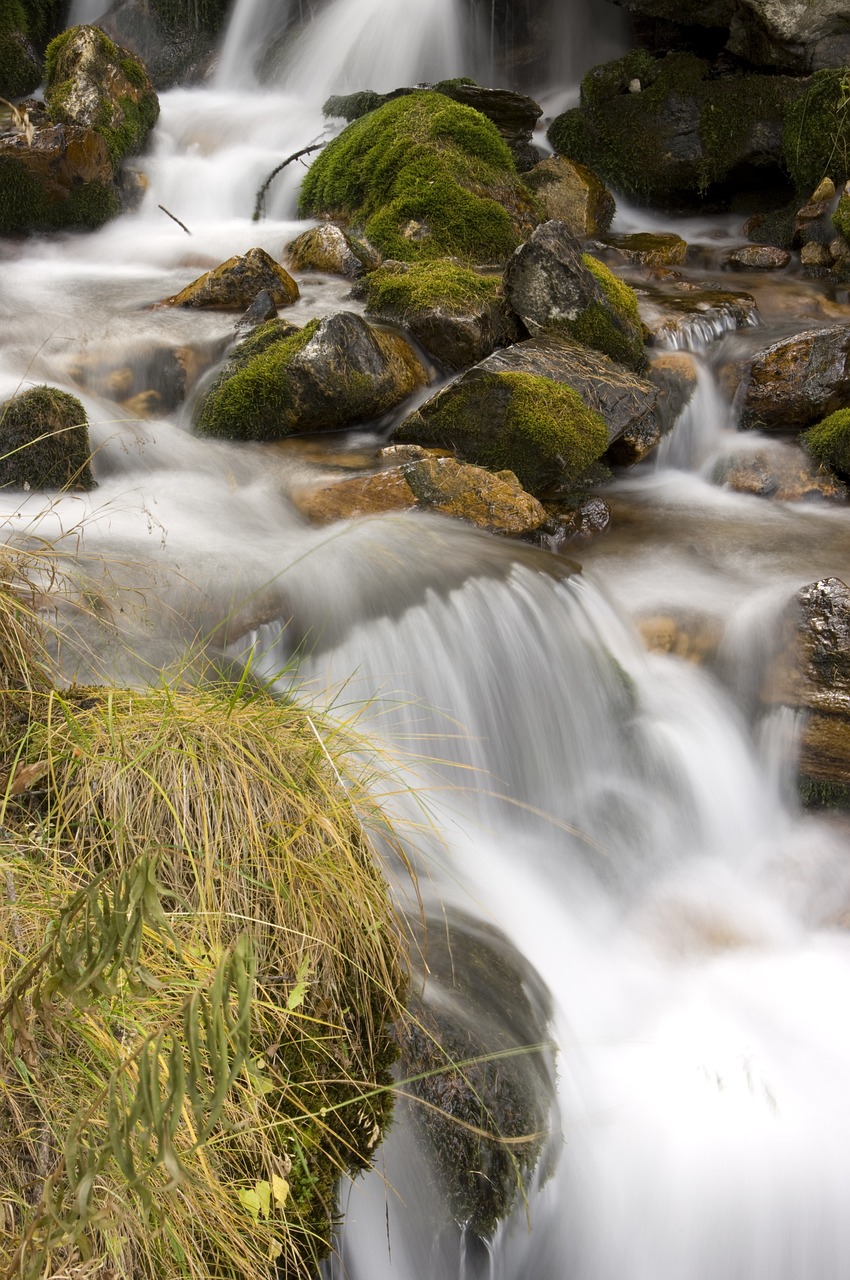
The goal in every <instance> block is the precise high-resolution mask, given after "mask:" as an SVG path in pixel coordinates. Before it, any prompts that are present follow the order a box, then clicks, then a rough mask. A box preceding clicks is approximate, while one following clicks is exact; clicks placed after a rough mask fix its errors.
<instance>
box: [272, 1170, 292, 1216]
mask: <svg viewBox="0 0 850 1280" xmlns="http://www.w3.org/2000/svg"><path fill="white" fill-rule="evenodd" d="M272 1195H273V1196H274V1202H275V1204H276V1205H277V1206H278V1207H279V1208H281V1209H282V1208H283V1206H284V1205H285V1204H286V1201H287V1197H288V1196H289V1183H288V1182H287V1181H286V1178H281V1177H280V1175H279V1174H277V1173H273V1174H272Z"/></svg>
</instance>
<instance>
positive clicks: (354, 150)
mask: <svg viewBox="0 0 850 1280" xmlns="http://www.w3.org/2000/svg"><path fill="white" fill-rule="evenodd" d="M300 210H301V213H302V215H304V216H317V217H329V218H333V219H334V220H336V221H343V222H347V223H349V224H350V225H352V226H354V227H358V228H361V229H362V230H364V231H365V233H366V236H367V238H368V239H369V241H370V242H371V243H372V244H374V245H375V246H376V247H377V248H378V249H379V250H380V251H381V253H382V254H383V255H384V256H385V257H388V258H397V259H400V260H402V261H408V262H417V261H426V260H429V259H434V258H442V257H452V256H454V257H458V258H460V259H462V260H464V261H466V262H501V261H504V260H505V259H506V258H507V257H508V255H509V254H510V253H511V252H512V251H513V250H514V249H515V248H516V246H517V245H518V244H519V243H520V241H521V240H522V238H523V235H524V234H527V233H528V232H529V231H530V230H531V229H532V227H533V225H534V223H535V222H536V221H537V218H536V206H535V202H534V200H533V197H532V196H531V195H530V193H529V192H528V191H527V189H526V188H525V187H524V186H523V184H522V183H521V182H520V180H519V177H518V175H517V172H516V168H515V165H514V162H513V159H512V157H511V154H510V151H509V150H508V148H507V146H506V144H505V142H504V141H503V139H502V138H501V137H500V135H499V133H498V130H497V129H496V128H495V126H494V125H493V124H492V123H491V122H490V121H489V120H487V119H486V118H485V117H484V116H482V115H481V114H480V113H479V112H477V111H473V110H472V108H471V107H465V106H462V105H461V104H460V103H456V102H452V101H450V100H449V99H447V98H445V97H444V96H443V95H442V94H436V93H432V92H429V91H423V92H417V93H412V94H409V95H406V96H404V97H401V98H395V99H394V100H393V101H391V102H387V103H385V104H384V105H383V106H381V107H379V108H378V109H377V110H375V111H371V112H370V113H369V114H368V115H366V116H363V117H362V118H361V119H359V120H355V121H354V123H353V124H350V125H349V126H348V128H347V129H345V130H344V131H343V132H342V133H341V134H340V135H339V137H337V138H335V139H334V140H333V141H332V142H331V143H330V144H329V145H328V146H327V147H325V149H324V150H323V151H322V152H321V153H320V154H319V156H318V157H317V159H316V160H315V161H314V163H313V165H312V167H311V168H310V170H309V172H308V173H307V176H306V178H305V179H304V183H303V186H302V188H301V201H300Z"/></svg>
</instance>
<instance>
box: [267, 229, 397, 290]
mask: <svg viewBox="0 0 850 1280" xmlns="http://www.w3.org/2000/svg"><path fill="white" fill-rule="evenodd" d="M285 253H286V257H287V258H288V259H289V264H290V266H291V267H292V269H293V271H325V272H327V273H328V274H329V275H338V276H346V277H347V278H348V279H349V280H358V279H359V278H360V277H361V276H362V275H363V273H364V272H365V271H373V270H374V269H375V267H378V266H380V264H381V255H380V254H379V253H378V252H377V251H376V250H375V249H373V248H372V246H371V245H370V244H367V242H366V241H365V240H362V239H357V238H356V237H355V236H350V235H348V234H347V233H346V232H345V231H343V230H342V229H341V228H340V227H337V226H335V225H334V224H333V223H332V222H323V223H321V225H320V226H318V227H313V228H312V229H311V230H310V231H305V232H303V233H302V234H301V235H300V236H298V237H297V238H296V239H295V240H292V241H290V243H289V244H288V245H287V246H286V249H285Z"/></svg>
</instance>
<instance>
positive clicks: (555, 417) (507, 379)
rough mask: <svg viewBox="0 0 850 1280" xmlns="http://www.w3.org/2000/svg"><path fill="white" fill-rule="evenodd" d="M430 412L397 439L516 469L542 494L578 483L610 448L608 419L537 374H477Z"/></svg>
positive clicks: (574, 394) (560, 385) (500, 468)
mask: <svg viewBox="0 0 850 1280" xmlns="http://www.w3.org/2000/svg"><path fill="white" fill-rule="evenodd" d="M423 408H424V412H420V413H419V414H416V415H414V417H413V418H411V419H408V421H407V422H406V423H403V424H402V426H401V428H400V430H399V432H398V433H397V439H400V440H414V441H417V442H419V443H425V444H433V445H438V446H440V447H442V448H448V449H455V450H456V451H457V452H458V453H459V454H460V455H461V456H462V457H463V458H464V459H465V460H466V461H467V462H474V463H476V464H477V465H478V466H482V467H487V468H488V469H489V470H491V471H503V470H508V471H513V472H514V474H515V475H516V476H517V478H518V479H519V481H520V483H521V484H522V486H523V488H525V489H527V490H528V491H529V492H530V493H533V494H537V495H539V494H541V493H543V492H545V490H546V489H548V488H549V487H550V486H551V485H553V484H554V483H556V482H568V481H569V480H570V479H571V478H577V477H578V476H579V475H581V473H582V472H584V471H585V470H586V469H587V468H588V467H589V466H590V464H591V463H592V462H595V461H596V459H597V458H600V457H601V456H602V454H603V453H604V452H605V450H606V449H607V447H608V432H607V428H606V425H605V421H604V419H603V418H602V416H601V415H600V414H598V413H596V412H594V411H593V410H591V409H588V407H587V405H586V404H585V403H584V401H583V400H582V398H581V396H580V395H579V394H578V392H577V391H574V390H573V389H572V387H568V386H565V385H564V384H563V383H560V382H555V381H554V379H552V378H544V377H539V376H537V375H536V374H530V373H477V372H473V373H471V374H469V375H468V376H466V377H465V378H463V379H462V380H461V381H460V382H459V383H456V384H455V385H454V386H452V387H450V388H449V389H448V390H447V391H446V392H445V393H444V394H443V395H441V396H440V397H439V398H438V399H437V400H436V401H434V402H432V403H431V405H429V406H423Z"/></svg>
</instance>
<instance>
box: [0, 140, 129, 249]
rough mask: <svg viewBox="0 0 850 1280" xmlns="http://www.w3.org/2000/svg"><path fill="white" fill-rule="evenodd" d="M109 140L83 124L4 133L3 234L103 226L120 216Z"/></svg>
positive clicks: (0, 161) (0, 160) (0, 154)
mask: <svg viewBox="0 0 850 1280" xmlns="http://www.w3.org/2000/svg"><path fill="white" fill-rule="evenodd" d="M120 208H121V202H120V199H119V196H118V191H117V189H116V186H115V183H114V182H113V168H112V161H111V158H110V155H109V149H108V147H107V145H106V143H105V142H104V140H103V138H102V137H101V136H100V135H99V134H98V133H95V131H94V130H93V129H86V128H83V127H82V126H80V125H61V124H60V125H50V124H45V125H41V126H39V127H37V128H36V129H35V132H34V134H33V138H32V141H31V142H29V141H28V140H27V138H26V136H25V135H24V134H23V133H21V132H20V131H19V130H17V129H12V130H9V131H8V132H5V133H0V234H3V235H7V234H9V233H15V232H25V231H54V230H58V229H61V228H64V227H98V226H100V225H101V224H102V223H104V222H107V221H108V220H109V219H110V218H114V217H115V215H116V214H117V213H119V212H120Z"/></svg>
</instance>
